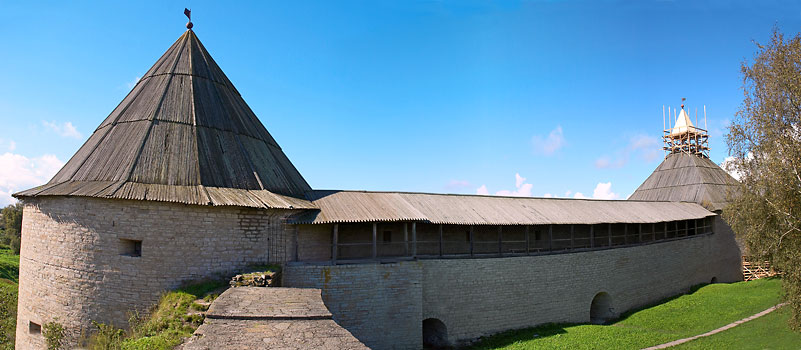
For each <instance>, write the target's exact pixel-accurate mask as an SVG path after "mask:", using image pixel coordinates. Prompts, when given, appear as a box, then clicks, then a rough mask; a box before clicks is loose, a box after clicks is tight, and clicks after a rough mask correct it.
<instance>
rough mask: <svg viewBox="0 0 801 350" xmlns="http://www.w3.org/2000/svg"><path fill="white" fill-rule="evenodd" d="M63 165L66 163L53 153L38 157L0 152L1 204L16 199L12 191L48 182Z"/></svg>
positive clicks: (3, 204)
mask: <svg viewBox="0 0 801 350" xmlns="http://www.w3.org/2000/svg"><path fill="white" fill-rule="evenodd" d="M62 166H64V163H63V162H62V161H60V160H59V159H58V158H56V156H54V155H51V154H46V155H43V156H41V157H38V158H28V157H25V156H23V155H19V154H14V153H11V152H6V153H4V154H0V206H5V205H8V204H11V203H14V202H15V201H16V200H15V199H14V198H13V197H11V194H12V193H15V192H18V191H22V190H26V189H28V188H32V187H36V186H39V185H42V184H45V183H47V181H48V180H50V178H52V177H53V175H55V174H56V173H57V172H58V170H59V169H61V167H62Z"/></svg>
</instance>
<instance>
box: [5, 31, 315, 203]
mask: <svg viewBox="0 0 801 350" xmlns="http://www.w3.org/2000/svg"><path fill="white" fill-rule="evenodd" d="M310 189H311V188H310V187H309V185H308V184H307V183H306V180H304V179H303V177H302V176H301V174H300V173H299V172H298V171H297V169H295V167H294V165H292V163H291V162H290V161H289V159H288V158H287V157H286V155H285V154H284V152H283V151H282V150H281V147H279V146H278V143H276V142H275V140H274V139H273V137H272V136H271V135H270V133H269V132H268V131H267V129H266V128H265V127H264V125H262V123H261V122H260V121H259V119H258V118H257V117H256V115H255V114H254V113H253V111H252V110H251V109H250V107H248V105H247V104H246V103H245V101H244V100H243V99H242V97H241V96H240V94H239V92H238V91H237V90H236V88H235V87H234V85H233V84H232V83H231V81H229V80H228V78H227V77H226V76H225V74H224V73H223V71H222V70H221V69H220V67H219V66H217V63H215V62H214V59H213V58H212V57H211V55H209V53H208V51H206V48H205V47H203V44H202V43H201V42H200V40H199V39H198V37H197V36H196V35H195V33H194V32H193V31H192V30H191V29H190V30H187V31H186V32H185V33H184V34H183V35H182V36H181V37H180V38H178V40H177V41H176V42H175V43H174V44H173V45H172V46H171V47H170V48H169V49H168V50H167V52H166V53H164V55H162V56H161V58H159V59H158V61H156V63H155V64H154V65H153V66H152V67H151V68H150V70H148V72H147V73H146V74H145V75H144V76H143V77H142V79H140V80H139V82H138V83H137V84H136V86H135V87H134V88H133V90H132V91H131V92H130V93H129V94H128V96H127V97H125V99H124V100H123V101H122V102H121V103H120V104H119V105H118V106H117V108H115V109H114V111H112V112H111V114H110V115H109V116H108V117H107V118H106V119H105V120H104V121H103V122H102V123H101V124H100V126H99V127H98V128H97V130H95V132H94V133H93V134H92V135H91V136H90V137H89V140H88V141H86V143H85V144H84V145H83V146H82V147H81V148H80V149H79V150H78V152H77V153H76V154H75V155H74V156H73V157H72V158H71V159H70V160H69V161H68V162H67V164H66V165H65V166H64V167H63V168H62V169H61V170H60V171H59V172H58V173H57V174H56V175H55V176H54V177H53V179H52V180H50V182H48V183H47V184H46V185H44V186H40V187H37V188H33V189H30V190H27V191H22V192H20V193H17V194H16V196H18V197H21V198H24V197H36V196H58V195H61V196H88V197H101V198H121V199H137V200H156V201H167V202H177V203H185V204H200V205H235V206H245V207H261V208H313V207H314V206H313V205H312V204H311V203H310V202H308V201H306V200H305V199H303V196H304V194H305V193H306V192H307V191H309V190H310Z"/></svg>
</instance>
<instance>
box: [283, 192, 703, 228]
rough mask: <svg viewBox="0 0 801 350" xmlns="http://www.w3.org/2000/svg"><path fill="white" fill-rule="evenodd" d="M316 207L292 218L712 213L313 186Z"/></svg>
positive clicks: (620, 219) (523, 220) (616, 218)
mask: <svg viewBox="0 0 801 350" xmlns="http://www.w3.org/2000/svg"><path fill="white" fill-rule="evenodd" d="M308 198H309V199H310V200H311V201H312V202H313V203H314V204H315V205H316V206H318V207H319V208H320V210H319V211H310V212H308V213H306V214H303V215H301V216H299V217H297V218H296V219H295V220H294V222H295V223H305V224H325V223H356V222H393V221H421V222H428V223H433V224H457V225H543V224H601V223H656V222H666V221H679V220H694V219H701V218H705V217H708V216H713V215H715V214H714V213H712V212H710V211H708V210H706V209H704V208H703V207H701V206H700V205H698V204H695V203H680V202H654V201H633V200H627V201H623V200H595V199H567V198H532V197H501V196H482V195H456V194H435V193H410V192H373V191H312V192H310V193H309V194H308Z"/></svg>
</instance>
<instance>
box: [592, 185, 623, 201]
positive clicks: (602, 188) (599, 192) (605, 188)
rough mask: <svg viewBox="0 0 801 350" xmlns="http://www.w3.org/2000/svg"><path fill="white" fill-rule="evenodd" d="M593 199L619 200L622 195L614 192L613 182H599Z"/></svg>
mask: <svg viewBox="0 0 801 350" xmlns="http://www.w3.org/2000/svg"><path fill="white" fill-rule="evenodd" d="M592 198H593V199H618V198H620V194H618V193H614V192H612V182H599V183H598V185H597V186H595V189H594V190H593V191H592Z"/></svg>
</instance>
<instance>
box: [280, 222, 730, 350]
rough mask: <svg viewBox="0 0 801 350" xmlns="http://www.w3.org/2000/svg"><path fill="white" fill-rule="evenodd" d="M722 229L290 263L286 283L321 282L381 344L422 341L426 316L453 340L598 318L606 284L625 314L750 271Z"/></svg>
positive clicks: (348, 323)
mask: <svg viewBox="0 0 801 350" xmlns="http://www.w3.org/2000/svg"><path fill="white" fill-rule="evenodd" d="M715 232H716V233H715V234H711V235H699V236H692V237H689V238H686V239H679V240H674V241H666V242H659V243H653V244H646V245H642V246H635V247H626V248H614V249H606V250H597V251H588V252H581V253H566V254H553V255H540V256H526V257H509V258H483V259H432V260H419V261H416V262H400V263H393V264H358V265H335V266H322V265H320V266H313V265H303V264H290V266H287V267H286V268H285V271H284V272H285V273H284V285H285V286H287V287H311V288H320V289H322V291H323V300H324V301H325V303H326V305H327V306H328V307H329V309H330V310H331V312H332V314H333V315H334V319H335V320H336V321H337V322H338V323H340V325H342V326H343V327H344V328H345V329H347V330H349V331H350V332H351V333H353V335H354V336H355V337H356V338H358V339H359V340H360V341H362V342H364V343H365V344H366V345H368V346H370V347H372V348H374V349H379V350H380V349H420V348H421V347H422V322H423V320H424V319H427V318H436V319H439V320H440V321H442V322H444V324H445V325H446V327H447V332H448V338H449V340H450V341H451V342H452V343H454V344H459V343H465V342H470V341H472V340H475V339H476V338H478V337H480V336H484V335H490V334H494V333H497V332H501V331H504V330H509V329H517V328H524V327H530V326H535V325H538V324H543V323H549V322H589V321H590V305H591V303H592V300H593V298H594V297H595V295H596V294H598V293H600V292H606V293H608V294H609V296H610V297H611V300H612V307H613V308H614V312H615V313H617V314H620V313H622V312H625V311H627V310H630V309H632V308H636V307H639V306H644V305H647V304H650V303H653V302H656V301H659V300H661V299H663V298H666V297H669V296H672V295H676V294H679V293H682V292H686V291H687V290H688V289H689V288H690V287H691V286H693V285H697V284H701V283H709V282H710V281H711V280H712V278H713V277H717V279H718V281H720V282H735V281H740V280H742V272H741V265H740V253H739V250H738V248H737V245H736V243H735V242H734V237H733V235H732V233H731V230H730V229H728V226H727V225H726V224H725V222H723V221H722V220H720V219H719V218H716V221H715ZM388 286H390V287H388ZM417 298H420V299H417ZM420 307H422V309H421V310H420V309H418V308H420Z"/></svg>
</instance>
